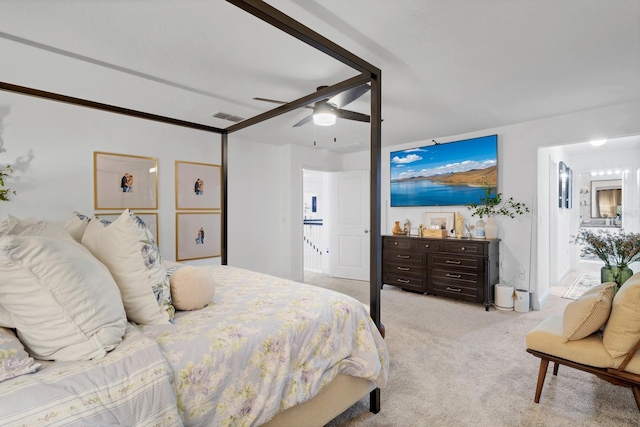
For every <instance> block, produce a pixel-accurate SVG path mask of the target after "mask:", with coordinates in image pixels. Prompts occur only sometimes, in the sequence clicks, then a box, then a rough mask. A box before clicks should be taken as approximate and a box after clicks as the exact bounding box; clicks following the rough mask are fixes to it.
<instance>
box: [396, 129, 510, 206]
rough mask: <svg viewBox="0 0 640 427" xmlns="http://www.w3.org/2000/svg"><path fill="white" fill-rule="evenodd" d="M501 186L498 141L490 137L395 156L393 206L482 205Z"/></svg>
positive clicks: (398, 152)
mask: <svg viewBox="0 0 640 427" xmlns="http://www.w3.org/2000/svg"><path fill="white" fill-rule="evenodd" d="M485 184H489V186H491V187H493V192H495V189H496V187H497V185H498V138H497V135H489V136H484V137H480V138H473V139H465V140H462V141H455V142H449V143H444V144H443V143H441V144H437V145H428V146H424V147H418V148H412V149H408V150H402V151H392V152H391V206H392V207H400V206H456V205H466V204H468V203H470V202H475V203H478V202H479V201H480V197H482V196H484V190H483V189H482V187H483V186H484V185H485Z"/></svg>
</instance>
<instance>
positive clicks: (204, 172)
mask: <svg viewBox="0 0 640 427" xmlns="http://www.w3.org/2000/svg"><path fill="white" fill-rule="evenodd" d="M221 174H222V168H221V166H220V165H215V164H209V163H197V162H186V161H182V160H176V161H175V179H176V210H191V209H207V210H218V209H221V207H222V199H221V182H222V175H221Z"/></svg>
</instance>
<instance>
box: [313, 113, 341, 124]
mask: <svg viewBox="0 0 640 427" xmlns="http://www.w3.org/2000/svg"><path fill="white" fill-rule="evenodd" d="M313 123H314V124H316V125H318V126H331V125H335V124H336V115H335V114H333V113H316V114H314V115H313Z"/></svg>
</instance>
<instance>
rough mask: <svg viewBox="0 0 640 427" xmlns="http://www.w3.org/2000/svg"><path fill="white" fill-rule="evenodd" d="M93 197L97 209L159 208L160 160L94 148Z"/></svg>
mask: <svg viewBox="0 0 640 427" xmlns="http://www.w3.org/2000/svg"><path fill="white" fill-rule="evenodd" d="M93 198H94V199H93V200H94V209H95V210H101V209H104V210H109V209H113V210H116V209H117V210H122V209H125V208H130V209H158V160H157V159H156V158H154V157H142V156H131V155H128V154H115V153H103V152H99V151H94V153H93Z"/></svg>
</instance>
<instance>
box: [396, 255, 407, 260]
mask: <svg viewBox="0 0 640 427" xmlns="http://www.w3.org/2000/svg"><path fill="white" fill-rule="evenodd" d="M396 257H397V258H402V259H409V258H410V257H409V255H396Z"/></svg>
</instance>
